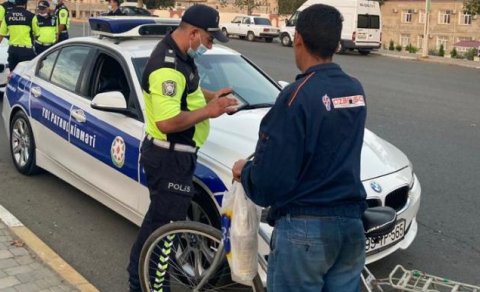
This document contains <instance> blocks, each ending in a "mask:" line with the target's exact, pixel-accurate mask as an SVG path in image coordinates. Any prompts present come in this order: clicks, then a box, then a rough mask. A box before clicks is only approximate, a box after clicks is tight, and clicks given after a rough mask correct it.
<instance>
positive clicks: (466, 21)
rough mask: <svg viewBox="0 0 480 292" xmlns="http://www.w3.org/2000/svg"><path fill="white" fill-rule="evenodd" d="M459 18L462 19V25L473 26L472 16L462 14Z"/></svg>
mask: <svg viewBox="0 0 480 292" xmlns="http://www.w3.org/2000/svg"><path fill="white" fill-rule="evenodd" d="M459 17H460V24H462V25H470V24H472V15H471V14H466V13H461V14H460V16H459Z"/></svg>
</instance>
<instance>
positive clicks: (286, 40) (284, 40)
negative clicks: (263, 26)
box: [280, 33, 292, 47]
mask: <svg viewBox="0 0 480 292" xmlns="http://www.w3.org/2000/svg"><path fill="white" fill-rule="evenodd" d="M280 42H281V43H282V46H284V47H290V46H291V45H292V39H291V38H290V36H289V35H288V33H284V34H282V36H281V37H280Z"/></svg>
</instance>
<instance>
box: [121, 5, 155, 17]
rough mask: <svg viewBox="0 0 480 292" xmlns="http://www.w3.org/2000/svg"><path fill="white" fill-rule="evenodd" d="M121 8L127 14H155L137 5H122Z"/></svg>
mask: <svg viewBox="0 0 480 292" xmlns="http://www.w3.org/2000/svg"><path fill="white" fill-rule="evenodd" d="M120 10H121V11H122V12H123V14H125V15H126V16H155V15H153V14H152V13H151V12H150V11H148V10H147V9H145V8H139V7H135V6H120Z"/></svg>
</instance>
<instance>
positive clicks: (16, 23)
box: [0, 0, 35, 71]
mask: <svg viewBox="0 0 480 292" xmlns="http://www.w3.org/2000/svg"><path fill="white" fill-rule="evenodd" d="M26 4H27V0H16V3H15V7H13V8H12V9H10V11H8V12H7V14H6V15H5V21H3V22H2V24H1V25H0V42H1V41H2V39H3V38H4V37H5V36H7V35H10V39H9V45H10V46H9V47H8V65H9V67H10V71H13V69H15V67H16V66H17V64H18V63H19V62H23V61H28V60H31V59H33V58H34V57H35V53H34V51H33V44H32V35H31V33H32V21H33V17H34V15H33V13H31V12H30V11H27V9H26Z"/></svg>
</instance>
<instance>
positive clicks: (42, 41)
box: [33, 0, 57, 54]
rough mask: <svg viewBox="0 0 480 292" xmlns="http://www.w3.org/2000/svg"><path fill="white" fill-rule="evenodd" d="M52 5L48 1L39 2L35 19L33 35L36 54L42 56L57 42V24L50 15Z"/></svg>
mask: <svg viewBox="0 0 480 292" xmlns="http://www.w3.org/2000/svg"><path fill="white" fill-rule="evenodd" d="M49 7H50V4H49V3H48V1H46V0H42V1H40V2H38V6H37V8H38V13H37V15H35V17H34V18H33V35H34V38H35V53H37V54H40V53H42V52H43V51H45V50H46V49H48V48H50V47H51V46H52V45H53V44H55V42H56V40H57V24H56V22H55V18H54V17H53V16H52V15H50V10H49Z"/></svg>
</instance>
